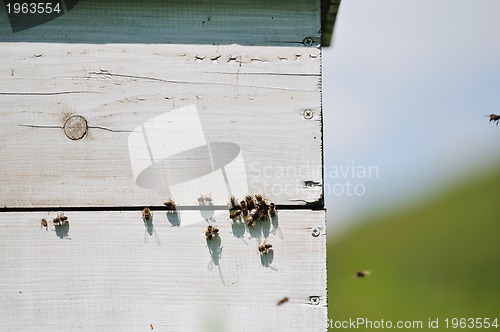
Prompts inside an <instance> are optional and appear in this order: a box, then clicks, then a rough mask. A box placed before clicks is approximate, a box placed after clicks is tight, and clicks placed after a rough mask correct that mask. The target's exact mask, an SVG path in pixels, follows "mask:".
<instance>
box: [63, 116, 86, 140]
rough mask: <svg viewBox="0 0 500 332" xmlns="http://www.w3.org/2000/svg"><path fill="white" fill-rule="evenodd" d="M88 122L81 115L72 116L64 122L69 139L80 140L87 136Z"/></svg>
mask: <svg viewBox="0 0 500 332" xmlns="http://www.w3.org/2000/svg"><path fill="white" fill-rule="evenodd" d="M87 128H88V127H87V120H85V118H84V117H83V116H81V115H72V116H70V117H69V118H68V119H66V121H65V122H64V126H63V129H64V133H65V134H66V136H67V137H68V138H69V139H72V140H75V141H76V140H79V139H82V138H84V137H85V135H86V134H87Z"/></svg>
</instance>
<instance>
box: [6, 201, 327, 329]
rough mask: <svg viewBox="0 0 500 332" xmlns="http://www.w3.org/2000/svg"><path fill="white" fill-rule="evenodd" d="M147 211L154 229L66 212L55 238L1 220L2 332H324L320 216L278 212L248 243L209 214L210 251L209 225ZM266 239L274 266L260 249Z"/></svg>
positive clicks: (26, 224) (33, 218) (103, 215)
mask: <svg viewBox="0 0 500 332" xmlns="http://www.w3.org/2000/svg"><path fill="white" fill-rule="evenodd" d="M153 213H154V214H153V222H152V225H153V227H154V231H153V229H149V230H148V228H146V227H145V225H144V224H143V221H142V220H141V212H140V211H129V212H67V213H66V216H67V217H68V218H69V228H68V229H67V232H61V231H59V232H58V233H56V232H55V227H54V226H53V225H52V222H49V226H48V230H45V228H41V227H40V223H39V220H40V218H47V219H48V217H49V216H47V213H46V212H41V213H2V214H0V246H1V250H0V270H1V271H2V273H1V274H0V284H2V288H1V290H0V312H1V314H0V331H34V330H36V331H51V332H52V331H80V330H86V331H90V330H92V331H148V330H150V327H149V324H153V326H154V331H219V332H220V331H259V330H260V331H325V330H326V319H327V309H326V262H325V255H326V247H325V240H326V234H325V213H324V211H286V210H280V211H278V215H277V219H276V220H274V221H273V222H272V223H271V222H269V225H267V226H264V227H263V228H261V229H257V230H254V231H252V232H251V233H250V232H249V231H248V229H245V228H244V227H243V229H240V230H238V229H237V228H233V227H232V226H231V222H230V221H228V220H227V215H224V216H221V217H217V216H216V219H217V221H216V222H215V224H216V225H217V226H218V227H219V228H220V243H218V244H216V245H215V247H214V245H213V244H210V243H209V244H208V245H207V241H206V240H205V237H204V235H203V231H204V229H205V227H206V226H207V223H206V222H205V221H202V222H199V223H196V224H193V225H191V226H188V227H171V224H170V223H169V222H168V221H167V216H166V215H165V213H161V212H156V213H155V212H154V211H153ZM50 217H54V214H53V215H52V216H50ZM50 220H51V219H50ZM276 227H279V230H280V231H277V232H274V231H273V230H274V229H275V228H276ZM314 227H319V228H320V235H319V236H318V237H313V236H311V229H312V228H314ZM280 232H281V233H282V235H283V236H282V238H281V237H280ZM149 233H151V235H150V234H149ZM155 234H156V235H157V238H156V236H155ZM252 236H253V237H252ZM266 236H267V241H268V243H271V244H272V245H273V248H274V253H273V257H272V261H269V260H268V259H266V260H264V261H262V260H261V258H260V256H259V254H258V251H257V245H258V242H259V238H260V241H263V240H264V239H265V238H266ZM212 241H213V240H212ZM218 247H221V248H223V249H222V251H221V255H220V259H219V258H218V257H215V264H212V265H213V268H212V270H210V269H209V268H208V267H210V265H211V264H210V262H211V260H212V257H211V253H210V250H212V253H214V252H217V250H215V249H217V248H218ZM219 267H220V271H221V275H222V277H223V279H222V278H221V276H220V275H219V271H218V270H219V269H218V268H219ZM222 280H224V283H225V285H223V283H222ZM311 296H317V297H319V303H318V304H317V305H313V304H311V302H310V300H309V298H310V297H311ZM283 297H288V298H289V301H288V302H286V303H284V304H282V305H280V306H278V305H277V302H278V301H279V300H281V299H282V298H283Z"/></svg>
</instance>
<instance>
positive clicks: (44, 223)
mask: <svg viewBox="0 0 500 332" xmlns="http://www.w3.org/2000/svg"><path fill="white" fill-rule="evenodd" d="M42 227H45V230H48V224H47V220H45V218H44V219H42V220H40V228H42Z"/></svg>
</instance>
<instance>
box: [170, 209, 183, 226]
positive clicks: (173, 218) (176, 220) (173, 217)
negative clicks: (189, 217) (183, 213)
mask: <svg viewBox="0 0 500 332" xmlns="http://www.w3.org/2000/svg"><path fill="white" fill-rule="evenodd" d="M167 220H168V222H169V223H170V225H171V226H172V227H179V226H180V225H181V218H180V216H179V213H178V212H167Z"/></svg>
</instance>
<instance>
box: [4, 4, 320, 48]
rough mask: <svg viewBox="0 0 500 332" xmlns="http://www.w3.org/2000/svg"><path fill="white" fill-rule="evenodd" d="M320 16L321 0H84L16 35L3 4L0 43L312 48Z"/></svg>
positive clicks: (315, 43)
mask: <svg viewBox="0 0 500 332" xmlns="http://www.w3.org/2000/svg"><path fill="white" fill-rule="evenodd" d="M320 16H321V9H320V1H319V0H307V1H304V0H292V1H286V2H283V1H261V0H259V1H244V0H219V1H196V0H170V1H160V0H144V1H140V2H137V1H123V0H107V1H99V0H81V1H80V2H79V3H78V4H77V5H76V6H75V7H74V8H73V9H72V10H70V11H68V12H67V13H66V14H64V15H62V16H60V17H58V18H56V19H54V20H52V21H49V22H46V23H44V24H42V25H39V26H36V27H34V28H31V29H28V30H24V31H20V32H16V33H13V32H12V30H11V27H10V25H9V21H8V19H7V14H6V12H5V7H4V6H0V17H1V18H2V19H1V20H0V41H10V42H35V43H37V42H53V43H94V44H104V43H140V44H144V43H147V44H166V43H168V44H208V45H212V44H226V45H229V44H240V45H262V46H269V45H273V46H298V45H303V41H304V39H305V38H312V40H313V43H312V45H309V44H308V46H313V45H318V44H319V43H320V34H321V22H320ZM4 18H5V19H4Z"/></svg>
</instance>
